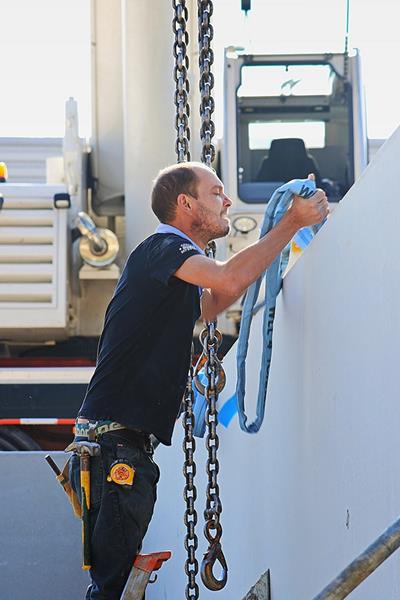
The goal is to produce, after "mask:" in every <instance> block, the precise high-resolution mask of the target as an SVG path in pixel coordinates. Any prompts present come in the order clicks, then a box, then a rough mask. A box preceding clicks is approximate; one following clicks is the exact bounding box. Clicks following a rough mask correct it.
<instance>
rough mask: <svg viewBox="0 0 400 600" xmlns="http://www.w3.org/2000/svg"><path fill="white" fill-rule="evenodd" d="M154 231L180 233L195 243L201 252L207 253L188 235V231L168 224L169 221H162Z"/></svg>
mask: <svg viewBox="0 0 400 600" xmlns="http://www.w3.org/2000/svg"><path fill="white" fill-rule="evenodd" d="M154 233H174V234H175V235H179V236H180V237H183V238H185V240H188V241H189V242H190V243H191V244H193V246H194V247H195V248H196V250H198V251H199V252H200V253H201V254H205V252H204V250H202V249H201V248H200V246H198V245H197V244H196V242H194V241H193V240H191V239H190V237H189V236H188V235H186V233H183V231H181V230H180V229H178V228H177V227H173V226H172V225H168V224H167V223H160V224H159V225H158V227H157V229H156V230H155V232H154Z"/></svg>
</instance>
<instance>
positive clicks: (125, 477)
mask: <svg viewBox="0 0 400 600" xmlns="http://www.w3.org/2000/svg"><path fill="white" fill-rule="evenodd" d="M231 204H232V202H231V200H230V199H229V198H228V196H227V195H226V194H225V193H224V187H223V184H222V182H221V181H220V179H219V178H218V177H217V175H216V174H215V172H214V171H213V170H212V169H209V168H208V167H206V166H204V165H202V164H201V163H193V162H192V163H181V164H178V165H173V166H171V167H168V168H166V169H164V170H163V171H161V172H160V173H159V175H158V177H157V179H156V180H155V182H154V186H153V190H152V208H153V211H154V213H155V214H156V216H157V217H158V219H159V220H160V225H159V227H158V228H157V230H156V232H155V234H154V235H152V236H150V237H149V238H147V239H146V240H144V241H143V242H142V243H141V244H139V246H138V247H137V248H135V250H133V252H132V253H131V255H130V257H129V258H128V260H127V263H126V265H125V268H124V271H123V273H122V275H121V278H120V280H119V282H118V285H117V288H116V291H115V294H114V296H113V298H112V300H111V302H110V304H109V306H108V309H107V312H106V316H105V324H104V330H103V333H102V335H101V339H100V343H99V351H98V360H97V365H96V370H95V373H94V375H93V377H92V380H91V382H90V384H89V386H88V390H87V393H86V397H85V399H84V402H83V405H82V407H81V409H80V411H79V415H78V419H77V435H78V436H79V435H82V436H83V437H85V435H87V428H88V426H89V424H90V422H91V423H92V424H93V427H95V433H96V437H97V441H98V442H99V444H100V446H101V456H100V457H94V458H92V463H91V486H92V493H91V513H92V514H91V530H92V533H91V549H92V569H91V577H92V584H91V585H90V586H89V589H88V592H87V596H86V598H87V600H117V599H119V598H120V595H121V592H122V590H123V587H124V584H125V582H126V579H127V577H128V574H129V571H130V569H131V565H132V562H133V559H134V557H135V555H136V554H137V553H138V551H139V550H140V547H141V542H142V539H143V537H144V535H145V533H146V530H147V527H148V524H149V522H150V519H151V516H152V513H153V508H154V503H155V499H156V484H157V481H158V477H159V471H158V467H157V466H156V464H155V463H154V461H153V459H152V448H151V443H150V437H149V436H150V435H153V436H155V437H156V438H157V439H158V440H159V441H160V442H162V443H163V444H166V445H170V444H171V436H172V431H173V427H174V424H175V420H176V416H177V413H178V411H179V408H180V404H181V400H182V397H183V393H184V390H185V384H186V378H187V373H188V368H189V362H190V348H191V341H192V335H193V326H194V324H195V322H196V320H197V319H198V318H199V317H200V314H201V317H202V319H204V320H212V319H214V318H215V317H216V316H217V315H218V314H219V313H220V312H221V311H223V310H224V309H225V308H227V307H228V306H229V305H230V304H232V303H233V302H234V301H235V300H236V299H237V298H239V297H240V296H241V295H242V294H243V292H244V291H245V290H246V289H247V287H248V286H249V285H250V284H251V283H252V282H253V281H254V280H255V279H257V277H258V276H259V275H260V274H261V273H262V272H263V271H264V270H265V269H266V268H267V267H268V266H269V265H270V264H271V262H272V261H273V259H274V258H275V257H276V256H277V254H278V253H280V252H281V250H282V249H283V248H284V247H285V246H286V244H287V243H288V242H289V241H290V240H291V238H292V237H293V236H294V234H295V233H296V232H297V230H298V229H300V228H302V227H305V226H307V225H312V224H316V223H319V222H321V221H322V220H323V219H324V218H325V217H326V215H327V214H328V202H327V199H326V196H325V194H324V192H323V191H321V190H318V191H317V192H316V194H315V195H314V196H313V197H312V198H311V199H309V200H304V199H303V198H300V197H295V198H294V200H293V203H292V206H291V207H290V208H289V209H288V211H287V213H286V214H285V216H284V217H283V218H282V220H281V221H280V223H279V224H278V225H276V227H275V228H274V229H273V230H271V231H270V232H269V233H268V234H267V235H266V236H265V237H264V238H263V239H261V240H259V241H258V242H256V243H254V244H252V245H251V246H249V247H247V248H246V249H244V250H242V251H241V252H238V253H237V254H235V255H234V256H233V257H232V258H230V259H229V260H227V261H225V262H219V261H213V260H211V259H209V258H207V257H206V256H205V255H204V249H205V247H206V245H207V243H208V242H209V241H210V240H212V239H216V238H220V237H223V236H225V235H227V233H228V232H229V227H230V223H229V217H228V209H229V207H230V206H231ZM71 481H72V484H73V486H74V487H75V489H78V488H79V459H78V457H77V456H73V457H72V461H71Z"/></svg>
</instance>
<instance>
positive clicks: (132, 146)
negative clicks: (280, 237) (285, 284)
mask: <svg viewBox="0 0 400 600" xmlns="http://www.w3.org/2000/svg"><path fill="white" fill-rule="evenodd" d="M114 9H115V10H113V11H111V10H110V4H107V2H94V3H93V14H92V47H93V63H92V67H93V80H92V92H93V94H92V95H93V122H94V127H93V137H92V139H91V140H90V141H86V140H82V139H81V138H80V137H79V134H78V107H77V104H76V102H75V101H74V99H72V98H70V99H69V100H68V101H67V103H66V127H65V137H64V139H63V140H62V142H61V143H60V144H59V150H60V154H61V156H52V157H51V158H50V159H49V160H48V161H47V168H46V181H39V182H34V183H30V182H25V183H15V182H12V177H10V180H9V181H8V182H6V183H1V184H0V194H1V197H2V200H1V208H0V450H29V449H38V448H43V449H62V448H63V447H65V445H66V443H68V441H69V439H70V437H71V434H72V430H73V423H74V418H75V415H76V413H77V411H78V409H79V406H80V404H81V402H82V399H83V396H84V393H85V389H86V386H87V383H88V382H89V380H90V377H91V374H92V373H93V370H94V367H95V360H96V350H97V343H98V339H99V335H100V332H101V328H102V323H103V317H104V313H105V309H106V306H107V304H108V302H109V300H110V298H111V296H112V293H113V290H114V288H115V285H116V282H117V280H118V277H119V274H120V272H121V268H122V267H123V263H124V260H125V257H126V255H127V254H128V252H129V249H130V248H132V247H133V246H134V245H135V243H137V242H138V241H140V239H141V238H142V237H144V236H145V235H146V234H149V233H151V230H152V227H153V225H154V220H153V218H152V217H151V215H150V211H149V208H148V207H147V206H146V207H145V206H144V205H143V199H142V196H145V195H148V191H149V177H148V175H147V173H148V172H150V173H151V176H152V177H154V176H155V175H156V173H157V170H158V169H159V168H161V167H163V166H165V164H167V163H168V162H173V154H172V152H173V146H174V144H173V139H172V136H171V132H170V131H169V130H168V131H167V132H166V133H165V134H163V135H161V133H160V128H159V124H158V121H157V119H158V113H159V111H158V110H157V107H158V108H161V107H162V109H163V110H164V109H165V106H166V105H167V103H168V106H169V108H168V111H167V116H168V115H170V116H171V115H172V111H173V106H172V102H171V100H170V98H171V97H172V94H170V95H169V92H170V90H171V84H172V68H171V69H170V71H169V72H170V74H171V77H170V78H169V79H170V82H169V83H166V78H167V79H168V77H169V76H168V70H167V69H166V68H165V67H166V65H167V66H168V67H169V68H170V67H171V65H170V60H169V59H168V60H167V59H165V61H166V62H165V64H164V63H163V62H162V61H160V64H158V65H157V66H155V65H154V63H152V62H151V57H148V56H142V55H141V56H142V58H141V60H142V63H141V64H140V73H141V74H142V77H143V78H144V79H145V73H146V72H148V69H146V64H143V62H144V63H146V61H149V62H148V63H147V66H148V67H149V66H150V65H151V68H152V70H153V75H154V76H153V78H152V81H151V83H148V82H147V81H146V83H145V84H143V85H147V86H150V88H151V89H148V88H146V89H147V95H146V93H142V94H137V86H138V84H139V86H140V80H139V79H138V73H139V67H138V65H137V64H136V63H137V51H138V47H139V45H140V44H144V43H149V42H147V41H145V40H144V33H142V34H141V36H140V38H139V39H138V40H137V42H136V43H137V45H138V46H137V47H136V48H130V49H129V48H128V45H129V44H128V42H127V39H126V38H124V40H125V41H124V43H125V44H126V46H125V47H124V51H125V54H124V56H125V61H124V66H122V63H121V58H120V52H119V50H120V48H118V45H117V41H119V40H120V38H121V36H120V35H119V34H120V33H121V31H120V29H118V28H120V27H122V25H121V15H120V14H119V13H118V10H120V9H118V8H117V3H115V6H114ZM149 10H150V12H151V10H153V9H149ZM163 10H164V9H163ZM146 16H147V17H148V18H150V17H151V16H149V15H146ZM158 17H160V15H158ZM162 17H163V18H166V17H167V10H165V14H164V13H163V15H162ZM124 19H125V21H124V20H122V22H123V23H125V26H126V27H127V28H128V29H129V30H133V29H135V35H136V37H137V35H138V25H137V22H138V19H137V15H134V14H132V15H130V14H129V9H128V12H127V14H125V15H124ZM139 21H140V19H139ZM165 37H167V36H165ZM132 39H133V38H132ZM135 39H136V38H135ZM132 43H133V42H132ZM157 43H160V44H161V45H162V44H164V45H165V40H160V41H159V42H157ZM167 43H168V40H167ZM163 48H164V46H163ZM164 50H165V48H164ZM164 54H165V52H164ZM143 55H146V53H145V52H143ZM110 66H111V67H113V68H110ZM133 67H134V68H133ZM123 69H125V71H124V73H123V72H122V70H123ZM135 69H136V70H135ZM157 69H158V71H157ZM154 71H156V72H154ZM217 76H220V74H217ZM223 77H224V106H223V115H224V135H223V139H222V140H219V142H218V148H219V151H218V154H217V159H216V162H215V168H216V170H217V172H218V173H220V174H221V177H222V179H223V181H224V184H225V188H226V192H227V194H228V195H229V196H230V197H231V199H232V201H233V204H232V208H231V222H232V228H231V232H230V233H229V235H228V236H227V237H226V238H225V239H224V240H219V241H218V244H217V257H218V258H220V259H222V260H223V259H226V258H229V257H230V256H232V255H233V254H234V253H235V252H237V251H239V250H240V249H241V248H243V247H245V246H246V245H248V244H249V243H251V242H253V241H254V240H255V239H256V238H257V235H258V229H259V226H260V221H261V219H262V216H263V212H264V209H265V206H266V203H267V202H268V200H269V198H270V197H271V195H272V193H273V191H274V190H275V189H276V188H277V187H279V185H281V184H282V183H283V182H285V181H288V180H289V179H292V178H294V177H306V176H307V174H308V173H309V172H314V173H315V175H316V178H317V183H318V185H319V186H320V187H322V188H323V189H325V191H326V193H327V195H328V198H329V201H330V202H331V204H332V206H334V205H336V204H337V203H338V202H340V200H341V199H342V197H343V196H344V195H345V193H346V191H347V190H348V189H349V188H350V187H351V185H352V184H353V183H354V181H355V179H356V178H357V177H358V176H359V175H360V174H361V172H362V171H363V169H364V168H365V166H366V165H367V162H368V141H367V133H366V120H365V110H364V96H363V86H362V76H361V62H360V56H359V54H358V53H354V54H353V55H348V54H347V53H341V54H340V53H337V54H306V55H299V54H297V55H270V54H262V55H261V54H260V55H258V54H257V55H255V54H246V52H245V51H244V50H240V49H237V48H235V47H228V48H227V49H226V51H225V63H224V73H223ZM144 79H143V80H144ZM105 90H107V92H105ZM155 92H156V93H155ZM149 104H151V106H152V108H150V107H149V106H148V105H149ZM123 106H124V107H125V108H124V109H123ZM126 107H129V110H128V109H127V108H126ZM145 111H147V112H145ZM137 113H139V118H137V119H136V122H135V126H134V133H133V129H132V127H133V125H132V120H133V115H136V116H137ZM141 115H142V116H141ZM165 116H166V115H165V114H164V115H163V117H162V118H164V119H165ZM144 117H146V119H147V121H146V119H144ZM144 121H146V123H147V124H144ZM171 123H172V119H171ZM146 127H147V129H145V128H146ZM146 132H147V134H148V137H149V138H151V137H152V136H153V137H154V136H155V135H157V136H158V137H157V138H156V141H157V149H156V152H154V153H153V154H151V158H149V159H148V160H147V159H146V166H144V165H143V163H141V162H140V152H142V154H143V153H144V154H145V155H146V156H148V157H150V153H149V149H148V148H149V147H148V145H147V146H146V144H147V143H148V140H147V139H146V135H145V134H146ZM153 144H154V139H153ZM159 146H160V147H161V150H165V148H168V150H167V151H164V152H161V150H160V148H159ZM53 154H54V153H53ZM138 157H139V160H138ZM2 158H4V157H1V156H0V159H2ZM141 171H143V177H142V178H140V177H139V176H140V174H141ZM144 171H146V173H144ZM146 177H147V179H146ZM142 179H143V183H142ZM139 197H140V201H139V199H138V198H139ZM240 311H241V305H240V302H238V303H236V304H235V305H234V306H232V307H231V308H230V309H229V310H228V311H226V313H225V314H224V315H222V316H221V319H220V321H219V328H220V329H221V330H222V333H223V334H224V339H225V344H226V346H225V349H226V348H227V347H229V345H231V344H232V343H233V342H234V340H235V339H236V337H237V333H238V329H239V326H240ZM200 327H201V324H200V323H199V324H198V327H197V329H199V328H200ZM222 352H224V348H222Z"/></svg>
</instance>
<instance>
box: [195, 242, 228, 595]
mask: <svg viewBox="0 0 400 600" xmlns="http://www.w3.org/2000/svg"><path fill="white" fill-rule="evenodd" d="M215 248H216V247H215V242H210V243H209V245H208V247H207V255H208V257H209V258H214V257H215ZM216 326H217V323H216V321H209V322H207V328H206V332H207V333H206V334H205V335H203V334H201V336H200V339H201V340H202V343H203V352H204V354H205V355H206V358H207V359H206V364H205V373H206V377H207V383H206V386H205V391H204V396H205V398H206V401H207V410H206V425H207V437H206V448H207V451H208V458H207V467H206V469H207V476H208V483H207V492H206V496H207V500H206V508H205V511H204V519H205V526H204V535H205V536H206V538H207V540H208V543H209V547H208V550H207V552H206V554H205V556H204V559H203V562H202V565H201V578H202V581H203V583H204V585H205V586H206V587H207V588H208V589H210V590H214V591H217V590H221V589H222V588H223V587H225V585H226V582H227V577H228V567H227V564H226V561H225V557H224V554H223V552H222V546H221V543H220V539H221V536H222V526H221V523H220V515H221V512H222V503H221V499H220V497H219V485H218V472H219V461H218V458H217V450H218V448H219V438H218V433H217V425H218V411H217V400H218V393H219V391H221V389H222V387H223V385H224V382H225V377H224V375H223V376H222V373H223V370H222V366H221V363H220V361H219V359H218V356H217V351H218V348H219V345H220V343H221V340H222V336H221V334H220V332H219V331H218V330H217V328H216ZM221 383H222V385H221ZM216 561H219V563H220V566H221V568H222V577H221V579H217V578H216V577H215V576H214V574H213V568H214V565H215V562H216Z"/></svg>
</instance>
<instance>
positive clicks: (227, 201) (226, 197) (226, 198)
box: [224, 194, 232, 208]
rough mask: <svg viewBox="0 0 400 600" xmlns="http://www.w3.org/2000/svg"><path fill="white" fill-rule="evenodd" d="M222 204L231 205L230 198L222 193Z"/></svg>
mask: <svg viewBox="0 0 400 600" xmlns="http://www.w3.org/2000/svg"><path fill="white" fill-rule="evenodd" d="M224 206H227V207H228V208H229V207H230V206H232V200H231V199H230V198H229V196H227V195H226V194H224Z"/></svg>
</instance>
